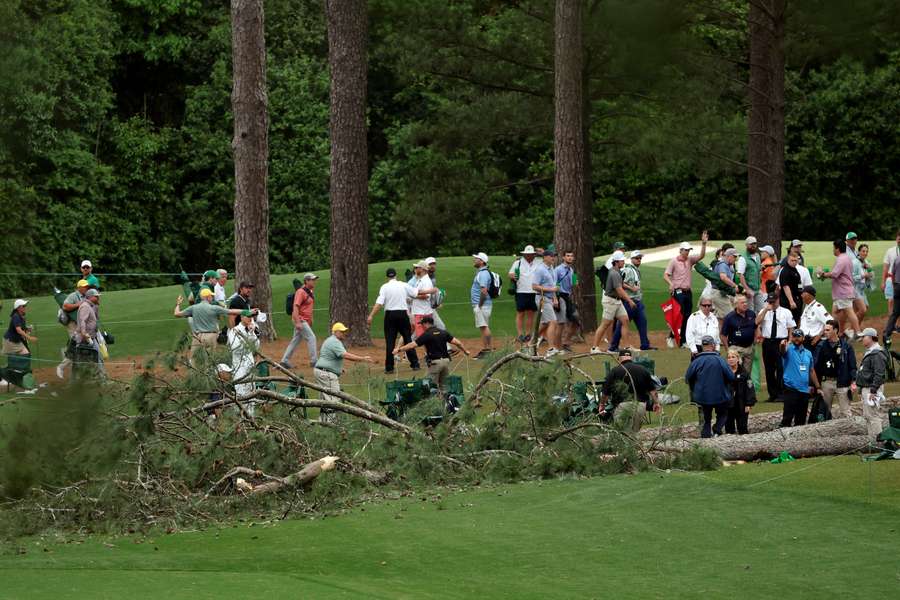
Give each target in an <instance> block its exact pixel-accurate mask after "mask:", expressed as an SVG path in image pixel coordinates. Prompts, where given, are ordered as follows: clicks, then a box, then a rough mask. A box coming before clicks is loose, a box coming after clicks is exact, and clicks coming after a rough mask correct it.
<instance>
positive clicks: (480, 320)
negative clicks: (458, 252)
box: [469, 252, 493, 359]
mask: <svg viewBox="0 0 900 600" xmlns="http://www.w3.org/2000/svg"><path fill="white" fill-rule="evenodd" d="M472 263H473V265H472V266H474V267H475V279H473V280H472V291H471V292H470V294H469V299H470V300H471V301H472V312H473V313H474V315H475V327H477V328H478V330H479V331H480V332H481V350H479V351H478V354H476V355H475V358H476V359H477V358H483V357H484V355H485V354H488V353H490V352H491V327H490V325H491V310H492V309H493V301H492V300H491V296H490V294H489V293H488V290H489V289H490V287H491V279H492V278H493V275H491V272H490V271H489V270H488V256H487V254H485V253H484V252H479V253H478V254H473V255H472Z"/></svg>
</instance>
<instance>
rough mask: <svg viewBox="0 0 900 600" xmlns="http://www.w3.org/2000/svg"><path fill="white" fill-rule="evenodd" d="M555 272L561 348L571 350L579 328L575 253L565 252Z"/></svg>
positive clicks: (557, 317) (566, 350)
mask: <svg viewBox="0 0 900 600" xmlns="http://www.w3.org/2000/svg"><path fill="white" fill-rule="evenodd" d="M553 273H554V275H555V276H556V285H557V287H559V292H557V297H558V298H559V307H558V308H557V310H556V322H557V323H558V324H559V332H560V333H559V336H560V349H561V350H562V351H564V352H571V351H572V347H571V346H570V345H569V342H570V340H571V339H572V336H574V335H575V332H576V330H577V328H578V314H577V313H576V312H575V299H574V298H572V290H573V289H574V288H575V286H576V285H578V276H577V275H576V274H575V253H574V252H563V261H562V262H561V263H559V266H557V267H556V269H555V270H554V271H553Z"/></svg>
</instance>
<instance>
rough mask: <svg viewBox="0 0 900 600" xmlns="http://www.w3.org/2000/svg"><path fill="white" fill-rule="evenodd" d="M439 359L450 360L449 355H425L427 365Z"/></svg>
mask: <svg viewBox="0 0 900 600" xmlns="http://www.w3.org/2000/svg"><path fill="white" fill-rule="evenodd" d="M439 360H450V357H449V356H440V357H438V358H434V357H432V356H426V357H425V362H427V363H428V364H429V365H430V364H431V363H435V362H437V361H439Z"/></svg>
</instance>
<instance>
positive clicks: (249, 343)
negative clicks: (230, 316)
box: [228, 309, 259, 416]
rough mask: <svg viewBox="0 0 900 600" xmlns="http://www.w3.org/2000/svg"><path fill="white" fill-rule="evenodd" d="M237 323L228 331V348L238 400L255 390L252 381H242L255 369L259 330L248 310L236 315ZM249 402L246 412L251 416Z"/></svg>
mask: <svg viewBox="0 0 900 600" xmlns="http://www.w3.org/2000/svg"><path fill="white" fill-rule="evenodd" d="M237 317H238V319H239V322H238V324H237V325H235V326H234V327H232V328H230V329H229V330H228V348H229V350H231V370H232V378H233V379H232V381H234V382H235V384H234V394H235V396H236V397H237V399H238V400H242V399H243V398H247V397H248V396H250V395H251V394H252V393H253V391H254V390H255V389H256V384H255V383H254V382H252V381H242V380H243V379H247V378H249V376H250V374H251V373H252V372H253V370H254V369H255V368H256V353H257V352H258V351H259V328H258V327H257V326H256V321H255V320H254V318H253V312H252V311H251V310H250V309H242V310H241V313H240V314H239V315H237ZM254 404H255V403H253V402H251V403H250V404H249V405H248V406H247V407H246V411H247V413H248V414H250V415H251V416H252V415H253V405H254Z"/></svg>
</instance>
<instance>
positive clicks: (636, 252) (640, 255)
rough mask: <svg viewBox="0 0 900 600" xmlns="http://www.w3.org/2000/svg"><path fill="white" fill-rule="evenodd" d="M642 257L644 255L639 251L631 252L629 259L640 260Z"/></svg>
mask: <svg viewBox="0 0 900 600" xmlns="http://www.w3.org/2000/svg"><path fill="white" fill-rule="evenodd" d="M642 256H644V253H643V252H641V251H640V250H632V251H631V258H641V257H642Z"/></svg>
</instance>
